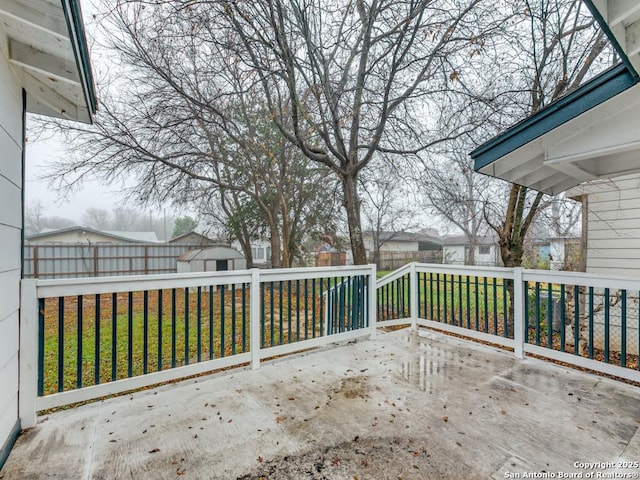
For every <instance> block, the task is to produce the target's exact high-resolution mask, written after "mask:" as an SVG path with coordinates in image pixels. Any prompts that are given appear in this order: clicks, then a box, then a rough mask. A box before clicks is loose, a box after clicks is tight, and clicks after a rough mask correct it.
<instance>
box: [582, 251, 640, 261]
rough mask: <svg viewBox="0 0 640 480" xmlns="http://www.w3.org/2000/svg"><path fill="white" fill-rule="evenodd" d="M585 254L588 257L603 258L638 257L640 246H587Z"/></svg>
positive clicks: (639, 255) (630, 258) (639, 256)
mask: <svg viewBox="0 0 640 480" xmlns="http://www.w3.org/2000/svg"><path fill="white" fill-rule="evenodd" d="M587 255H588V256H589V257H590V258H603V259H619V260H625V259H629V260H632V259H640V248H612V249H606V248H587Z"/></svg>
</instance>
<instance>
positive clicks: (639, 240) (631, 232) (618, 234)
mask: <svg viewBox="0 0 640 480" xmlns="http://www.w3.org/2000/svg"><path fill="white" fill-rule="evenodd" d="M635 226H636V228H627V229H623V228H617V229H611V228H609V229H601V230H589V242H591V240H609V239H612V240H613V239H615V240H625V239H635V242H636V245H637V246H638V247H640V222H636V223H635Z"/></svg>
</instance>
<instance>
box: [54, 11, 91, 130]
mask: <svg viewBox="0 0 640 480" xmlns="http://www.w3.org/2000/svg"><path fill="white" fill-rule="evenodd" d="M61 1H62V9H63V12H64V17H65V19H66V21H67V27H68V28H69V38H70V40H71V45H72V46H73V51H74V54H75V60H76V67H77V68H78V72H79V73H80V78H81V80H82V87H83V91H84V96H85V101H86V103H87V110H88V112H89V117H90V118H89V121H90V122H91V123H93V115H94V114H95V113H96V110H97V109H98V100H97V95H96V89H95V83H94V78H93V71H92V68H91V59H90V56H89V47H88V44H87V36H86V32H85V29H84V23H83V21H82V10H81V7H80V3H79V1H78V0H61Z"/></svg>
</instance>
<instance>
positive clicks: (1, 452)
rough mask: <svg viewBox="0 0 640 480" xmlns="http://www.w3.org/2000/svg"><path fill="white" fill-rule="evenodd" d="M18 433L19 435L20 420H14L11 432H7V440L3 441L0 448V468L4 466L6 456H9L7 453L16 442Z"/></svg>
mask: <svg viewBox="0 0 640 480" xmlns="http://www.w3.org/2000/svg"><path fill="white" fill-rule="evenodd" d="M18 435H20V420H16V424H15V425H14V426H13V428H12V429H11V432H9V436H8V437H7V440H6V441H5V442H4V445H3V446H2V448H0V470H2V467H4V464H5V463H6V461H7V458H9V454H10V453H11V449H12V448H13V445H14V444H15V443H16V439H17V438H18Z"/></svg>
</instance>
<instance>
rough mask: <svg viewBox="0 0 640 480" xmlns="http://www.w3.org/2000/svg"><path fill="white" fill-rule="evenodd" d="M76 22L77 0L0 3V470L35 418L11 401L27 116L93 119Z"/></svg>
mask: <svg viewBox="0 0 640 480" xmlns="http://www.w3.org/2000/svg"><path fill="white" fill-rule="evenodd" d="M81 19H82V14H81V12H80V5H79V3H78V0H65V1H62V2H60V1H58V2H52V1H50V0H9V1H1V2H0V152H1V153H0V205H1V207H0V385H2V389H1V391H0V468H2V465H3V464H4V461H5V460H6V458H7V455H8V454H9V451H10V450H11V447H12V446H13V443H14V441H15V439H16V437H17V435H18V433H19V432H20V430H21V429H22V428H27V427H31V426H33V425H34V421H35V419H34V418H32V416H31V415H32V414H31V413H28V409H23V408H21V406H20V405H19V399H18V381H19V378H20V374H19V372H20V368H21V365H20V363H19V332H20V330H21V328H20V326H21V322H22V320H21V313H20V282H21V277H22V262H21V257H22V253H21V251H22V237H23V231H24V230H23V228H24V226H23V214H24V210H23V200H22V199H23V185H24V177H23V172H24V165H25V132H26V113H27V112H29V113H37V114H40V115H47V116H51V117H58V118H65V119H68V120H77V121H82V122H91V121H92V116H93V113H94V112H95V110H96V98H95V92H94V87H93V78H92V73H91V67H90V63H89V56H88V48H87V43H86V39H85V35H84V27H83V25H82V20H81ZM24 367H25V368H27V366H26V365H24ZM25 415H28V416H27V417H25Z"/></svg>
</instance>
